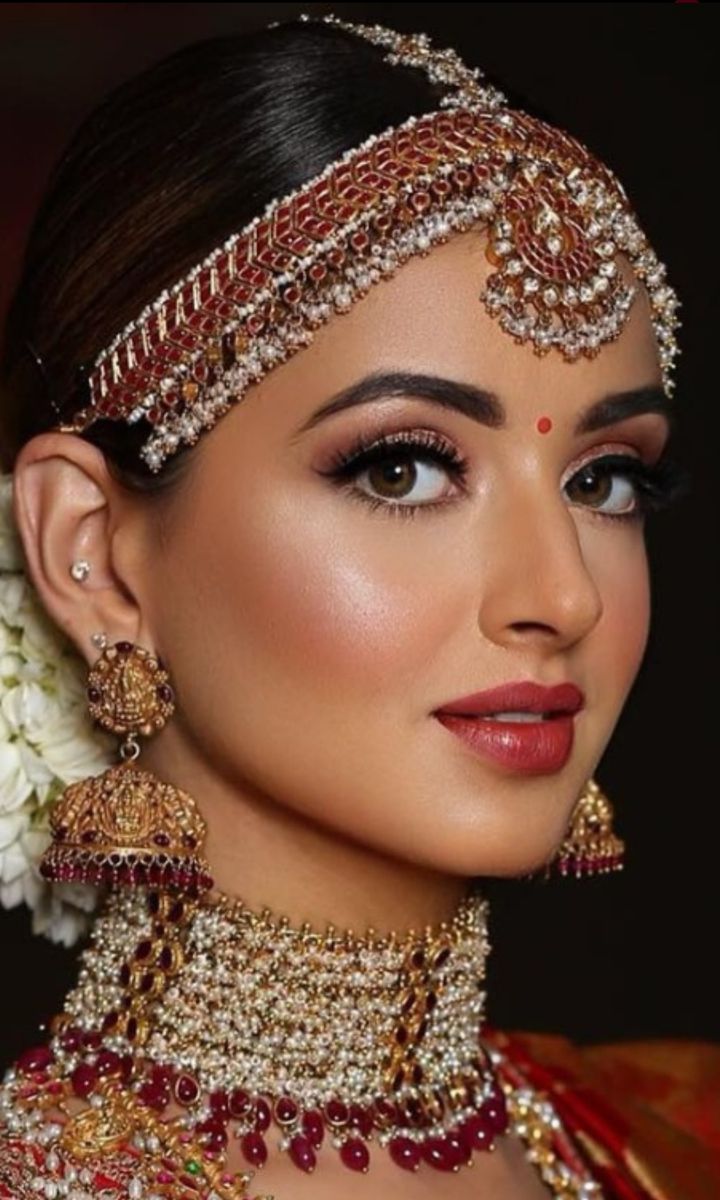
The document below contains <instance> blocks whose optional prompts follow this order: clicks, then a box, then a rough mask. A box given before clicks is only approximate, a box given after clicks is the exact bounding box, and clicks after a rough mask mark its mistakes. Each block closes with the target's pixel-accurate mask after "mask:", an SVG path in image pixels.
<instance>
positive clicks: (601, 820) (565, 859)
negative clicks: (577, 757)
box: [550, 779, 625, 878]
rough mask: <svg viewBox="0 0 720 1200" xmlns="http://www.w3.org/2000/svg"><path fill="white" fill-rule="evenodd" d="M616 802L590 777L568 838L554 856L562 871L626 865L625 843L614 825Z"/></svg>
mask: <svg viewBox="0 0 720 1200" xmlns="http://www.w3.org/2000/svg"><path fill="white" fill-rule="evenodd" d="M612 819H613V806H612V804H611V803H610V801H609V799H608V797H607V796H606V794H605V792H603V791H602V789H601V788H600V787H599V785H598V784H597V783H596V781H595V780H594V779H589V780H588V782H587V783H586V785H585V788H584V790H583V792H582V793H581V795H580V798H579V800H578V802H577V804H576V806H575V808H574V810H573V814H572V816H571V818H570V824H569V826H568V830H567V833H566V835H565V838H564V840H563V842H562V844H561V846H560V849H559V850H558V852H557V854H556V855H555V857H554V859H553V860H552V862H551V864H550V866H553V865H555V866H556V867H557V870H558V872H559V873H560V875H571V874H572V875H575V876H576V877H577V878H579V877H580V876H581V875H595V874H607V873H609V872H610V871H621V870H622V869H623V867H624V865H625V862H624V859H625V843H624V841H623V840H622V839H621V838H619V837H618V836H617V834H616V833H615V832H614V830H613V827H612Z"/></svg>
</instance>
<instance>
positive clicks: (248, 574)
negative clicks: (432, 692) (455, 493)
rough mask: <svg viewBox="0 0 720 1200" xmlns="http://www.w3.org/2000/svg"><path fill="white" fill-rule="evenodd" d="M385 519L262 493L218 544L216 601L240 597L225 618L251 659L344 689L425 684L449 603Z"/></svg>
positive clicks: (311, 682)
mask: <svg viewBox="0 0 720 1200" xmlns="http://www.w3.org/2000/svg"><path fill="white" fill-rule="evenodd" d="M381 526H382V519H378V520H376V522H375V525H372V524H371V523H370V522H368V524H367V525H365V526H363V525H362V524H361V523H357V515H355V517H354V519H353V521H348V520H347V519H346V518H345V517H343V519H342V520H339V519H338V508H337V503H336V502H334V503H333V504H332V505H328V504H327V502H326V501H320V502H318V503H317V504H314V503H313V501H312V500H307V499H306V502H305V503H303V504H302V505H298V504H297V503H296V502H293V498H292V497H291V496H290V495H289V494H286V495H284V496H280V497H278V494H277V491H276V492H275V494H274V496H273V500H272V504H270V503H268V504H265V505H263V504H261V503H260V504H259V503H257V501H255V503H254V504H253V506H252V510H248V511H247V512H246V514H245V516H244V517H243V519H242V521H238V522H237V523H236V524H235V526H234V527H233V528H232V537H228V538H224V541H225V545H224V549H223V550H222V551H220V549H219V547H218V546H217V545H216V546H215V547H213V549H212V551H211V559H212V564H213V565H212V574H213V575H214V589H213V590H215V592H216V595H215V598H214V600H212V604H213V606H214V607H215V608H216V609H217V607H218V604H219V602H220V603H222V601H220V600H219V598H220V597H222V596H227V597H231V598H232V605H231V611H229V612H226V618H225V619H226V621H227V622H228V623H229V630H228V633H229V636H231V637H233V636H234V639H235V643H236V645H238V644H239V645H240V646H241V647H243V648H244V649H243V650H242V655H243V657H245V652H247V654H249V655H250V656H251V658H252V659H253V660H254V661H255V662H256V663H257V664H258V669H259V665H260V663H261V661H263V660H265V661H266V662H267V663H268V666H269V667H270V668H271V669H272V666H275V667H276V668H277V669H278V670H279V671H281V670H282V671H284V670H287V671H288V672H289V673H290V675H294V677H295V679H296V680H304V685H305V686H306V687H307V688H308V689H316V688H317V686H318V685H319V684H321V683H322V684H323V685H324V686H325V687H327V688H329V689H330V690H334V691H335V693H336V694H337V693H338V692H339V691H340V690H343V689H344V690H345V692H346V694H347V692H348V691H349V693H350V695H351V694H352V690H353V688H354V687H355V686H358V687H360V688H361V689H364V688H366V687H367V688H372V689H379V690H386V691H387V689H388V687H390V688H392V689H394V690H397V688H398V686H402V683H403V681H404V680H406V679H407V680H412V679H414V680H415V682H417V678H418V671H419V670H420V669H421V668H422V667H423V665H424V664H426V662H427V655H428V647H432V646H433V645H434V644H435V643H436V641H437V638H438V636H439V634H440V632H441V630H442V633H443V634H444V632H445V627H446V623H447V615H446V614H447V609H446V608H445V607H441V605H440V604H439V603H437V604H433V602H432V599H431V596H432V587H431V583H430V580H427V581H426V582H427V586H425V582H424V581H423V578H422V571H423V570H428V569H429V568H427V567H425V568H423V567H422V566H419V563H422V562H423V561H424V560H423V558H422V557H421V556H419V555H418V554H417V553H414V554H409V555H405V556H403V555H402V554H400V555H398V554H394V553H393V552H392V539H391V538H390V537H389V534H388V531H387V529H386V528H384V527H381ZM226 528H227V527H226ZM221 536H223V535H221ZM396 537H397V534H396ZM396 544H397V543H396ZM435 574H437V573H436V572H435ZM436 587H437V583H436ZM218 591H219V595H218V594H217V593H218ZM233 626H234V634H232V632H231V630H232V628H233ZM435 626H437V627H438V628H435ZM366 694H369V693H366ZM360 698H362V693H361V694H360Z"/></svg>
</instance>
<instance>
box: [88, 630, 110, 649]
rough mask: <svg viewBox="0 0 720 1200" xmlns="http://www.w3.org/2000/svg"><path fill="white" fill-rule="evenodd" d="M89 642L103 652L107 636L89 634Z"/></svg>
mask: <svg viewBox="0 0 720 1200" xmlns="http://www.w3.org/2000/svg"><path fill="white" fill-rule="evenodd" d="M90 641H91V642H92V644H93V646H96V647H97V649H98V650H104V649H105V647H106V646H107V644H108V636H107V634H106V633H91V634H90Z"/></svg>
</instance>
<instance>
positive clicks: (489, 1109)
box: [479, 1092, 507, 1133]
mask: <svg viewBox="0 0 720 1200" xmlns="http://www.w3.org/2000/svg"><path fill="white" fill-rule="evenodd" d="M479 1111H480V1115H481V1117H483V1119H484V1120H485V1122H486V1124H487V1125H488V1126H489V1127H490V1129H492V1131H493V1133H503V1132H504V1130H505V1129H506V1128H507V1106H506V1104H505V1097H504V1096H502V1097H501V1095H500V1093H499V1092H493V1093H492V1095H490V1096H489V1097H488V1099H487V1100H483V1102H482V1104H481V1105H480V1109H479Z"/></svg>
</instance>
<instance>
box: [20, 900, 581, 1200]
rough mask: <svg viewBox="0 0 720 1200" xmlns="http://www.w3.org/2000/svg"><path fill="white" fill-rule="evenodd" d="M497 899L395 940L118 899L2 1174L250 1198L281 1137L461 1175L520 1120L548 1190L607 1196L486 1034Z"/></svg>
mask: <svg viewBox="0 0 720 1200" xmlns="http://www.w3.org/2000/svg"><path fill="white" fill-rule="evenodd" d="M487 907H488V906H487V901H486V900H484V899H483V898H482V897H481V895H480V893H479V892H478V891H477V890H476V889H474V888H471V890H470V891H469V892H467V893H466V895H465V896H464V897H463V898H462V899H461V901H460V903H459V904H458V907H457V909H456V912H455V914H454V916H453V917H452V919H451V920H450V921H446V922H440V923H439V924H437V925H433V926H426V927H425V928H424V929H423V930H420V931H418V930H415V929H411V930H409V931H408V932H407V933H405V934H403V935H398V934H396V933H394V932H393V933H390V934H388V935H386V936H379V935H378V934H377V933H376V932H375V931H374V930H373V929H369V930H368V931H367V933H366V934H364V935H357V934H355V933H354V932H353V931H352V930H337V929H335V927H333V926H332V925H330V926H328V927H327V929H326V931H325V932H324V933H320V932H319V931H317V930H315V929H313V928H312V927H311V926H310V925H309V924H307V923H306V924H304V925H302V926H301V927H299V928H297V927H294V926H292V925H291V924H290V922H289V920H288V919H287V918H285V917H280V918H278V917H276V916H274V915H273V914H272V912H271V911H270V909H268V908H264V909H262V911H260V912H256V911H253V910H252V909H250V908H248V907H247V906H246V905H245V904H244V903H243V902H242V901H240V900H233V899H230V898H228V897H223V896H217V895H215V896H210V897H204V898H203V899H202V900H198V899H197V898H190V897H187V896H182V897H181V896H178V895H176V894H174V893H169V892H163V891H156V890H150V891H146V890H143V889H137V890H136V889H120V890H118V891H116V892H111V894H110V896H109V899H108V902H107V905H106V908H105V910H104V912H103V913H102V914H101V915H100V916H99V917H98V918H97V920H96V922H95V926H94V929H93V934H92V940H91V942H90V945H89V946H88V948H87V949H86V950H85V951H84V953H83V956H82V967H81V970H80V974H79V978H78V982H77V986H76V987H75V988H74V990H73V991H72V992H70V994H69V995H68V997H67V999H66V1002H65V1006H64V1010H63V1012H62V1013H61V1014H59V1016H57V1017H56V1018H55V1019H54V1020H53V1022H52V1036H51V1039H50V1041H49V1043H48V1044H47V1045H45V1046H39V1047H35V1048H33V1049H32V1050H29V1051H27V1052H26V1053H25V1054H24V1055H22V1056H21V1058H20V1059H19V1060H18V1062H17V1064H16V1067H15V1068H14V1069H13V1070H11V1071H10V1072H8V1074H7V1075H6V1078H5V1080H4V1084H3V1087H2V1089H0V1126H2V1124H3V1122H6V1123H7V1127H8V1129H10V1130H11V1131H12V1130H14V1131H15V1132H16V1134H20V1135H22V1136H23V1137H24V1138H26V1139H27V1141H26V1142H25V1143H24V1148H23V1144H22V1143H20V1142H15V1143H11V1145H10V1155H11V1157H10V1159H9V1161H8V1163H7V1164H5V1165H3V1166H0V1184H1V1183H2V1182H3V1179H4V1176H3V1170H5V1171H6V1172H9V1175H8V1177H7V1180H6V1182H10V1183H11V1184H12V1185H13V1187H14V1188H15V1191H14V1192H12V1194H13V1195H15V1196H17V1197H18V1200H24V1198H25V1197H26V1196H27V1197H31V1196H35V1194H36V1192H37V1191H38V1190H39V1189H42V1188H45V1189H46V1191H45V1194H46V1195H48V1196H49V1195H50V1194H51V1193H50V1191H47V1188H48V1187H50V1188H51V1189H52V1187H53V1186H56V1185H57V1184H58V1181H59V1182H60V1183H64V1184H67V1185H69V1184H70V1183H71V1182H72V1180H76V1181H79V1184H82V1185H83V1186H84V1185H86V1184H87V1185H88V1187H89V1190H90V1191H92V1188H91V1187H90V1185H91V1184H92V1182H93V1180H94V1179H96V1178H97V1177H98V1176H97V1174H96V1172H97V1171H98V1170H99V1171H100V1172H101V1175H102V1178H103V1179H105V1180H106V1181H107V1180H108V1179H110V1178H113V1179H115V1180H120V1181H121V1182H123V1181H124V1182H123V1189H122V1193H121V1194H122V1197H124V1198H126V1200H189V1198H191V1197H192V1198H193V1200H194V1198H195V1197H197V1198H198V1200H249V1193H248V1192H247V1187H248V1185H249V1183H250V1180H251V1179H252V1178H253V1176H254V1175H255V1174H256V1172H257V1170H258V1169H259V1168H262V1166H263V1165H264V1164H265V1163H266V1161H267V1159H268V1153H269V1144H270V1147H271V1148H272V1149H274V1148H275V1147H277V1149H278V1150H279V1151H280V1152H281V1153H287V1154H288V1156H289V1158H290V1160H291V1161H292V1162H293V1163H294V1165H295V1166H296V1167H298V1168H299V1169H300V1170H303V1171H306V1172H310V1171H313V1170H314V1169H315V1167H316V1165H319V1164H320V1163H321V1162H322V1160H323V1158H326V1157H327V1155H328V1153H329V1150H328V1149H327V1146H328V1144H329V1145H330V1146H332V1148H333V1149H334V1150H335V1151H336V1152H337V1154H338V1155H339V1157H340V1160H341V1162H342V1163H343V1164H344V1165H345V1166H346V1167H347V1168H349V1169H350V1170H354V1171H363V1172H366V1171H368V1169H369V1166H370V1159H371V1149H372V1157H373V1158H374V1157H375V1156H376V1155H378V1154H382V1153H388V1154H389V1155H390V1157H391V1159H392V1160H393V1161H394V1163H395V1164H397V1166H398V1167H401V1168H404V1169H406V1170H411V1171H416V1170H418V1169H419V1168H420V1167H421V1165H422V1164H427V1166H426V1167H425V1169H428V1167H432V1168H435V1169H437V1170H441V1171H457V1170H459V1169H460V1167H462V1166H465V1165H467V1166H470V1165H471V1164H472V1161H473V1155H474V1154H475V1153H476V1152H483V1151H487V1150H492V1149H493V1148H494V1146H495V1145H496V1139H497V1137H498V1136H499V1135H500V1134H502V1133H504V1132H506V1131H508V1130H510V1129H511V1128H512V1130H513V1132H515V1133H517V1134H518V1136H520V1137H521V1138H522V1139H523V1140H524V1141H525V1142H526V1144H527V1147H528V1155H529V1157H530V1159H531V1161H532V1162H534V1163H535V1164H536V1165H537V1167H538V1169H539V1170H540V1172H541V1175H542V1178H543V1179H544V1180H545V1181H546V1182H547V1183H548V1184H549V1185H550V1186H551V1187H552V1188H553V1192H552V1193H551V1194H553V1195H557V1196H562V1197H564V1198H566V1200H567V1198H568V1197H572V1198H573V1200H574V1198H577V1200H589V1198H590V1197H593V1198H594V1197H598V1200H600V1193H599V1190H598V1188H597V1184H596V1183H594V1182H593V1181H592V1179H591V1178H590V1176H589V1175H588V1173H587V1171H586V1169H585V1167H584V1166H583V1164H582V1162H581V1161H580V1159H579V1158H578V1155H577V1151H576V1150H575V1149H574V1148H573V1147H572V1145H571V1143H570V1142H569V1141H568V1138H567V1135H566V1133H565V1132H564V1131H563V1129H562V1128H561V1126H560V1123H559V1121H558V1118H557V1115H556V1113H555V1112H554V1111H553V1109H552V1106H551V1105H550V1104H549V1102H548V1101H547V1100H546V1099H545V1098H544V1097H543V1096H542V1095H539V1096H536V1095H535V1094H534V1093H533V1091H532V1089H529V1088H528V1087H527V1086H526V1084H525V1081H524V1080H523V1078H522V1076H521V1074H519V1073H518V1072H516V1071H515V1072H514V1071H513V1068H512V1066H511V1065H510V1064H509V1063H507V1062H505V1060H504V1058H503V1055H502V1054H501V1053H500V1052H499V1051H498V1050H497V1048H494V1047H493V1035H492V1031H491V1030H490V1029H489V1028H488V1030H487V1033H488V1035H489V1036H488V1037H484V1038H483V1037H481V1032H482V1030H483V1024H484V1004H485V998H486V994H485V992H484V991H483V990H482V986H483V982H484V978H485V963H486V958H487V954H488V952H489V950H490V945H489V942H488V940H487V927H486V919H487ZM80 1101H84V1102H85V1103H84V1104H79V1102H80ZM34 1147H36V1148H37V1150H36V1149H34ZM41 1147H44V1149H41ZM321 1147H322V1150H321ZM0 1190H1V1189H0ZM81 1191H82V1188H81ZM52 1194H53V1195H56V1194H58V1195H59V1194H60V1193H56V1192H53V1193H52ZM62 1194H64V1193H62ZM83 1194H84V1193H83ZM113 1195H115V1193H113ZM118 1195H120V1193H118ZM255 1200H268V1198H266V1197H265V1198H263V1197H261V1196H259V1195H255Z"/></svg>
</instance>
